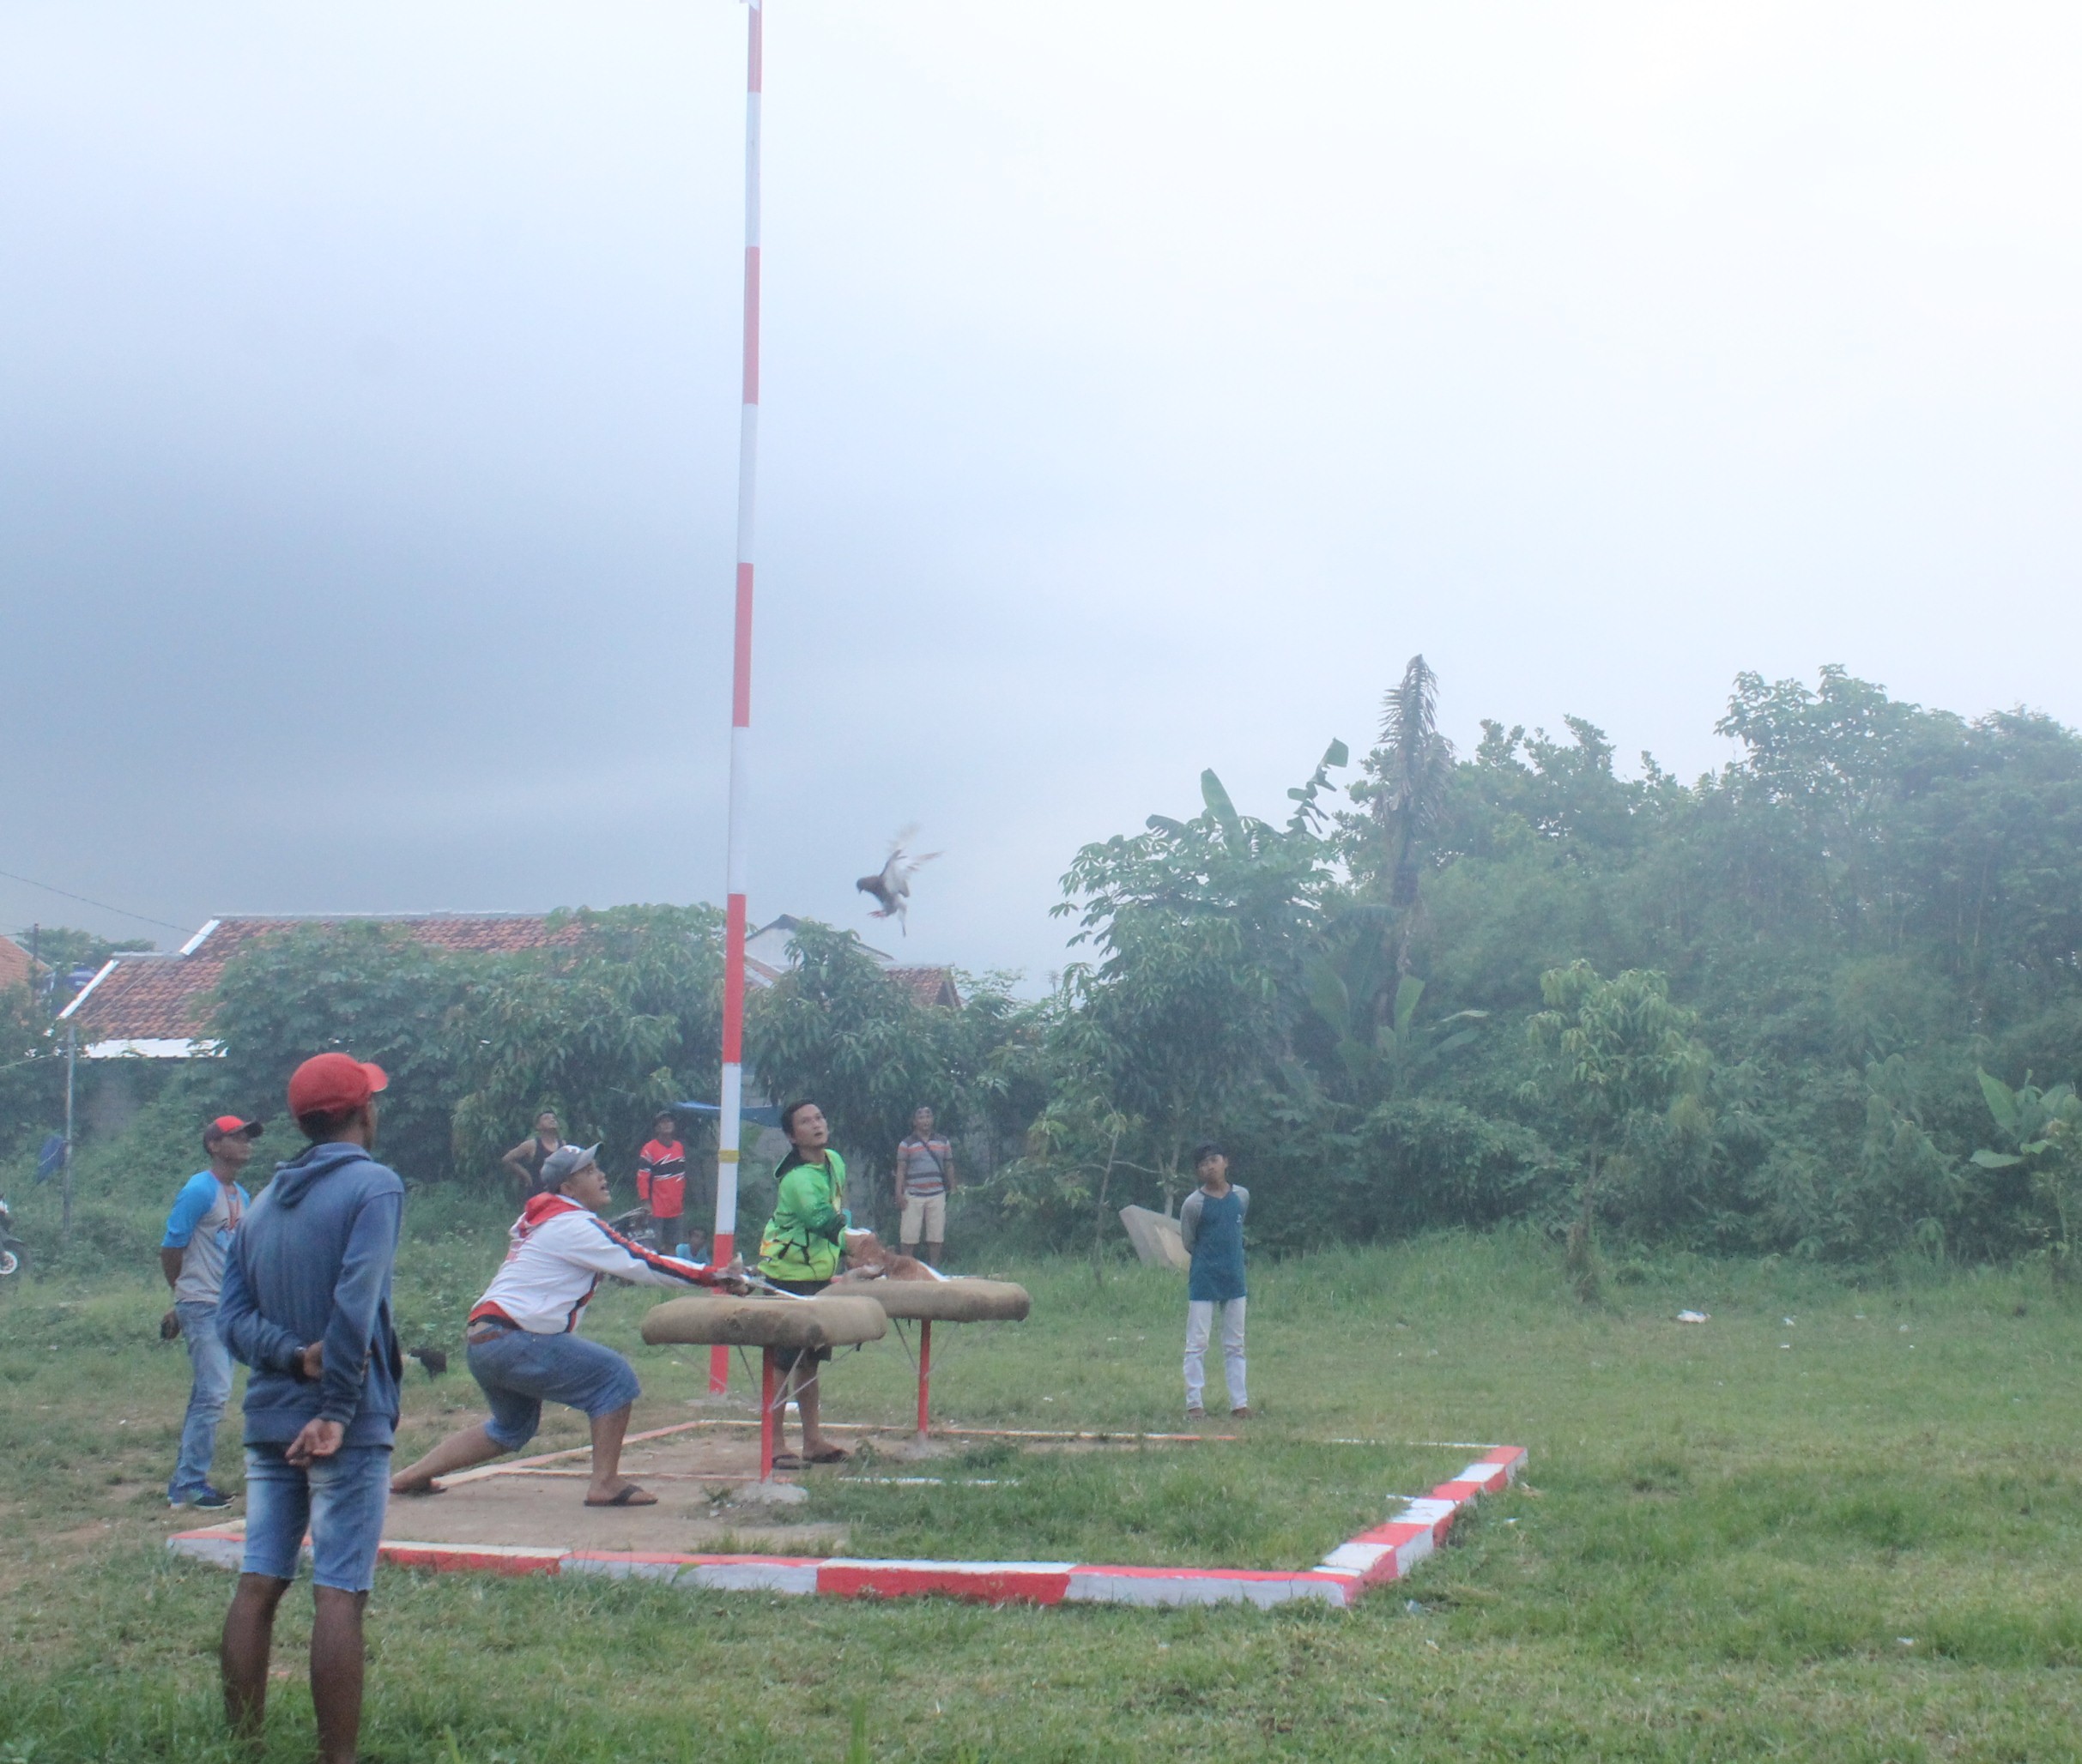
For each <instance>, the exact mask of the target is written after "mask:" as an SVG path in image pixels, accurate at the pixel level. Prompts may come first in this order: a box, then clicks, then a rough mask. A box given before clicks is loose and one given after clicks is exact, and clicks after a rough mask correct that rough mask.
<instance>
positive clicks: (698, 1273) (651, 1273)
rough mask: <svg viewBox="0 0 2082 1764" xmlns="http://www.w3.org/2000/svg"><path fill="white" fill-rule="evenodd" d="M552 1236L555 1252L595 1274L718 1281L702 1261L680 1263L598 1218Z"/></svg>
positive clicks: (652, 1282) (665, 1281) (655, 1282)
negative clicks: (629, 1237)
mask: <svg viewBox="0 0 2082 1764" xmlns="http://www.w3.org/2000/svg"><path fill="white" fill-rule="evenodd" d="M559 1225H560V1228H561V1229H559V1231H558V1234H557V1236H556V1238H555V1248H556V1252H557V1254H559V1255H560V1256H562V1257H564V1258H565V1259H566V1260H568V1261H572V1262H576V1263H577V1264H578V1266H580V1267H582V1268H590V1269H591V1270H592V1271H593V1272H594V1273H596V1274H612V1275H614V1277H615V1278H617V1279H620V1280H630V1281H633V1282H635V1284H637V1285H639V1286H715V1285H717V1284H721V1283H720V1281H719V1278H718V1277H717V1272H716V1271H715V1269H713V1268H712V1267H710V1266H707V1265H706V1264H705V1263H703V1262H683V1261H681V1260H680V1259H679V1258H678V1257H677V1256H670V1255H657V1254H653V1253H652V1252H651V1251H650V1250H647V1249H645V1247H643V1245H641V1244H640V1243H632V1242H631V1241H629V1240H628V1239H627V1238H626V1237H625V1236H623V1235H621V1233H620V1232H619V1231H617V1230H615V1229H613V1228H612V1227H611V1226H609V1225H608V1224H606V1223H604V1222H602V1220H599V1219H596V1218H591V1217H588V1218H585V1219H584V1220H580V1221H577V1222H575V1223H572V1225H570V1226H568V1227H563V1222H562V1221H559Z"/></svg>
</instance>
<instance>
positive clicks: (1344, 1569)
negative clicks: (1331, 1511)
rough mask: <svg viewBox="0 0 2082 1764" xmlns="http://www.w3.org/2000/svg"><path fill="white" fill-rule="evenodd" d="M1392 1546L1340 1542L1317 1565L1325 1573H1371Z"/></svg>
mask: <svg viewBox="0 0 2082 1764" xmlns="http://www.w3.org/2000/svg"><path fill="white" fill-rule="evenodd" d="M1426 1535H1427V1537H1428V1536H1429V1534H1428V1533H1427V1534H1426ZM1392 1547H1393V1546H1392V1545H1389V1544H1339V1545H1338V1546H1337V1548H1336V1549H1335V1550H1332V1551H1331V1552H1330V1553H1329V1555H1328V1556H1325V1557H1324V1558H1323V1559H1322V1562H1321V1563H1320V1564H1318V1566H1320V1567H1321V1568H1322V1571H1323V1573H1325V1574H1371V1572H1372V1570H1373V1566H1374V1564H1375V1563H1376V1562H1379V1561H1380V1560H1381V1558H1382V1557H1383V1556H1386V1555H1387V1554H1388V1553H1389V1550H1390V1549H1391V1548H1392Z"/></svg>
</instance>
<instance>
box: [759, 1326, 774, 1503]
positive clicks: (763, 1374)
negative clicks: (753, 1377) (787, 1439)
mask: <svg viewBox="0 0 2082 1764" xmlns="http://www.w3.org/2000/svg"><path fill="white" fill-rule="evenodd" d="M759 1383H760V1392H759V1479H760V1481H761V1482H762V1483H770V1482H772V1480H773V1406H774V1403H775V1401H776V1400H777V1398H778V1392H776V1391H775V1389H774V1377H773V1350H772V1348H765V1349H762V1350H760V1379H759Z"/></svg>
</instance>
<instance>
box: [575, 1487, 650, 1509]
mask: <svg viewBox="0 0 2082 1764" xmlns="http://www.w3.org/2000/svg"><path fill="white" fill-rule="evenodd" d="M648 1494H649V1491H648V1490H646V1489H639V1488H638V1487H637V1486H636V1484H635V1483H626V1484H625V1485H624V1486H623V1487H622V1489H620V1492H619V1493H617V1494H616V1495H615V1496H614V1499H613V1500H612V1501H587V1502H586V1503H585V1504H586V1505H587V1506H588V1507H656V1506H657V1504H658V1497H657V1495H649V1498H648V1499H646V1500H642V1501H639V1500H638V1499H637V1498H636V1497H637V1496H638V1495H648Z"/></svg>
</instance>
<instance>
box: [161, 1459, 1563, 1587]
mask: <svg viewBox="0 0 2082 1764" xmlns="http://www.w3.org/2000/svg"><path fill="white" fill-rule="evenodd" d="M837 1430H838V1429H833V1431H837ZM748 1431H749V1430H748V1429H731V1428H727V1427H723V1426H719V1425H717V1424H715V1423H700V1422H693V1423H683V1424H682V1425H681V1426H679V1427H676V1428H669V1429H661V1430H660V1431H659V1432H657V1433H656V1434H653V1435H649V1436H646V1437H644V1438H639V1439H637V1440H632V1441H631V1442H630V1448H629V1450H628V1451H627V1453H626V1454H625V1457H624V1468H625V1470H626V1472H627V1473H628V1474H629V1475H631V1476H632V1477H635V1478H636V1479H637V1480H639V1481H640V1482H645V1483H646V1485H647V1486H649V1487H650V1488H651V1492H652V1493H654V1494H656V1495H658V1496H659V1502H658V1505H657V1506H656V1507H639V1508H627V1507H609V1508H606V1509H596V1508H589V1507H586V1506H585V1505H584V1487H585V1470H584V1448H580V1449H579V1450H578V1451H576V1452H564V1453H552V1454H546V1455H545V1457H544V1458H543V1459H536V1460H531V1461H528V1462H524V1463H522V1464H519V1465H505V1466H489V1465H487V1467H486V1468H485V1469H484V1470H481V1471H466V1472H464V1473H463V1475H462V1476H460V1477H457V1478H456V1479H455V1482H456V1486H455V1487H453V1488H452V1489H451V1491H450V1492H449V1493H447V1494H445V1495H431V1496H427V1497H423V1498H418V1499H409V1500H394V1501H392V1502H391V1503H390V1513H389V1515H388V1518H387V1520H386V1522H385V1525H384V1545H383V1550H382V1557H381V1559H382V1560H383V1561H384V1562H387V1563H389V1564H390V1565H391V1566H393V1567H396V1568H422V1569H431V1570H433V1571H435V1572H467V1573H479V1574H484V1573H490V1574H604V1575H608V1576H610V1577H613V1578H620V1579H631V1578H634V1579H644V1580H663V1581H664V1582H666V1583H668V1584H669V1585H673V1586H686V1587H688V1588H690V1589H702V1590H706V1591H711V1592H732V1591H737V1592H788V1593H802V1594H811V1593H817V1594H822V1595H825V1596H826V1597H831V1598H902V1597H907V1596H911V1595H917V1594H926V1593H932V1594H939V1595H941V1596H945V1597H950V1598H965V1599H971V1600H976V1601H979V1602H982V1603H984V1604H1081V1603H1087V1602H1090V1603H1102V1604H1138V1605H1179V1604H1222V1603H1230V1602H1240V1603H1243V1604H1255V1605H1274V1604H1286V1603H1288V1602H1290V1601H1292V1600H1295V1599H1307V1600H1313V1601H1316V1602H1319V1603H1322V1604H1330V1605H1335V1606H1337V1607H1339V1608H1344V1607H1347V1606H1349V1605H1353V1604H1357V1603H1358V1602H1359V1599H1360V1598H1363V1597H1364V1596H1365V1593H1366V1592H1368V1591H1369V1590H1371V1588H1373V1587H1375V1586H1382V1585H1384V1584H1386V1583H1387V1582H1389V1581H1391V1580H1401V1579H1402V1578H1403V1577H1404V1576H1406V1575H1407V1574H1409V1573H1410V1572H1411V1570H1412V1569H1413V1568H1415V1567H1416V1566H1417V1565H1418V1564H1419V1562H1422V1561H1423V1560H1424V1559H1425V1557H1426V1556H1429V1555H1430V1554H1431V1552H1432V1550H1434V1549H1436V1548H1437V1546H1438V1545H1439V1544H1441V1543H1443V1541H1444V1540H1445V1537H1446V1534H1447V1533H1448V1531H1450V1529H1451V1528H1452V1525H1453V1524H1454V1522H1455V1521H1456V1519H1458V1518H1459V1517H1460V1516H1461V1514H1462V1513H1464V1512H1466V1511H1467V1510H1468V1507H1472V1506H1473V1505H1474V1502H1475V1501H1477V1500H1478V1499H1480V1497H1481V1496H1482V1495H1486V1494H1493V1493H1494V1492H1496V1491H1497V1490H1498V1489H1502V1488H1504V1487H1505V1486H1506V1485H1508V1484H1509V1483H1510V1481H1511V1480H1512V1479H1513V1478H1514V1477H1516V1476H1517V1474H1518V1472H1519V1471H1520V1470H1521V1469H1522V1467H1523V1466H1524V1465H1525V1462H1526V1453H1525V1451H1524V1450H1523V1448H1522V1447H1516V1446H1499V1447H1494V1448H1492V1449H1490V1450H1488V1451H1486V1453H1484V1455H1483V1456H1481V1457H1480V1458H1478V1459H1475V1460H1474V1461H1473V1462H1472V1463H1470V1464H1469V1465H1468V1466H1467V1467H1466V1468H1465V1469H1464V1470H1462V1471H1459V1472H1458V1473H1457V1474H1456V1475H1455V1476H1454V1477H1450V1478H1449V1479H1448V1480H1447V1481H1445V1482H1443V1483H1439V1484H1438V1486H1437V1487H1436V1488H1434V1489H1432V1490H1431V1493H1430V1494H1428V1495H1424V1496H1421V1497H1419V1498H1417V1499H1414V1500H1409V1501H1405V1502H1404V1503H1403V1505H1402V1507H1401V1509H1400V1510H1399V1511H1398V1512H1396V1513H1394V1514H1393V1515H1391V1516H1390V1517H1389V1519H1388V1521H1387V1522H1386V1523H1385V1524H1383V1525H1376V1526H1373V1527H1371V1528H1370V1529H1368V1530H1366V1531H1362V1532H1360V1533H1359V1536H1357V1537H1353V1538H1352V1539H1350V1540H1349V1541H1347V1542H1346V1543H1344V1544H1340V1545H1339V1546H1338V1547H1337V1548H1336V1549H1335V1550H1332V1551H1331V1552H1330V1553H1329V1555H1328V1556H1326V1557H1325V1558H1324V1559H1323V1560H1322V1562H1319V1563H1317V1564H1316V1566H1315V1567H1314V1568H1302V1569H1297V1570H1293V1571H1292V1572H1270V1573H1268V1572H1266V1571H1264V1570H1260V1569H1249V1568H1138V1567H1135V1566H1132V1565H1129V1564H1124V1563H1122V1564H1107V1563H1090V1562H908V1561H878V1560H863V1559H858V1558H854V1557H849V1556H844V1555H843V1554H842V1553H841V1552H842V1551H843V1549H844V1528H843V1527H840V1526H836V1525H789V1524H787V1523H786V1522H785V1521H784V1520H780V1521H778V1522H777V1519H776V1517H775V1515H774V1512H773V1509H771V1508H769V1507H765V1506H763V1505H760V1504H755V1503H749V1502H747V1503H744V1504H741V1505H740V1504H723V1503H719V1502H718V1501H715V1500H714V1499H713V1498H712V1497H711V1491H712V1490H722V1491H725V1492H727V1491H729V1490H730V1489H735V1488H737V1487H740V1486H741V1485H742V1479H743V1477H742V1467H743V1465H744V1464H745V1461H746V1459H747V1458H748V1457H750V1456H752V1455H753V1454H754V1453H756V1451H757V1447H756V1444H755V1443H754V1441H752V1440H751V1439H749V1438H747V1434H748ZM849 1431H851V1430H849ZM705 1465H711V1466H714V1467H713V1468H704V1467H701V1466H705ZM780 1511H781V1512H785V1508H783V1509H780ZM243 1537H244V1527H243V1526H242V1525H239V1524H236V1523H233V1524H230V1525H211V1526H208V1527H205V1528H204V1529H202V1530H199V1531H181V1532H177V1533H176V1534H175V1535H174V1536H172V1537H169V1538H168V1539H167V1540H166V1547H167V1548H168V1549H170V1550H173V1551H174V1552H175V1553H176V1554H177V1555H180V1556H188V1557H191V1558H192V1559H194V1560H196V1561H200V1562H209V1563H212V1564H214V1565H215V1566H217V1567H221V1568H237V1567H238V1565H239V1554H240V1550H241V1548H242V1540H243ZM704 1545H708V1546H710V1547H708V1548H704V1547H703V1546H704Z"/></svg>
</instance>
